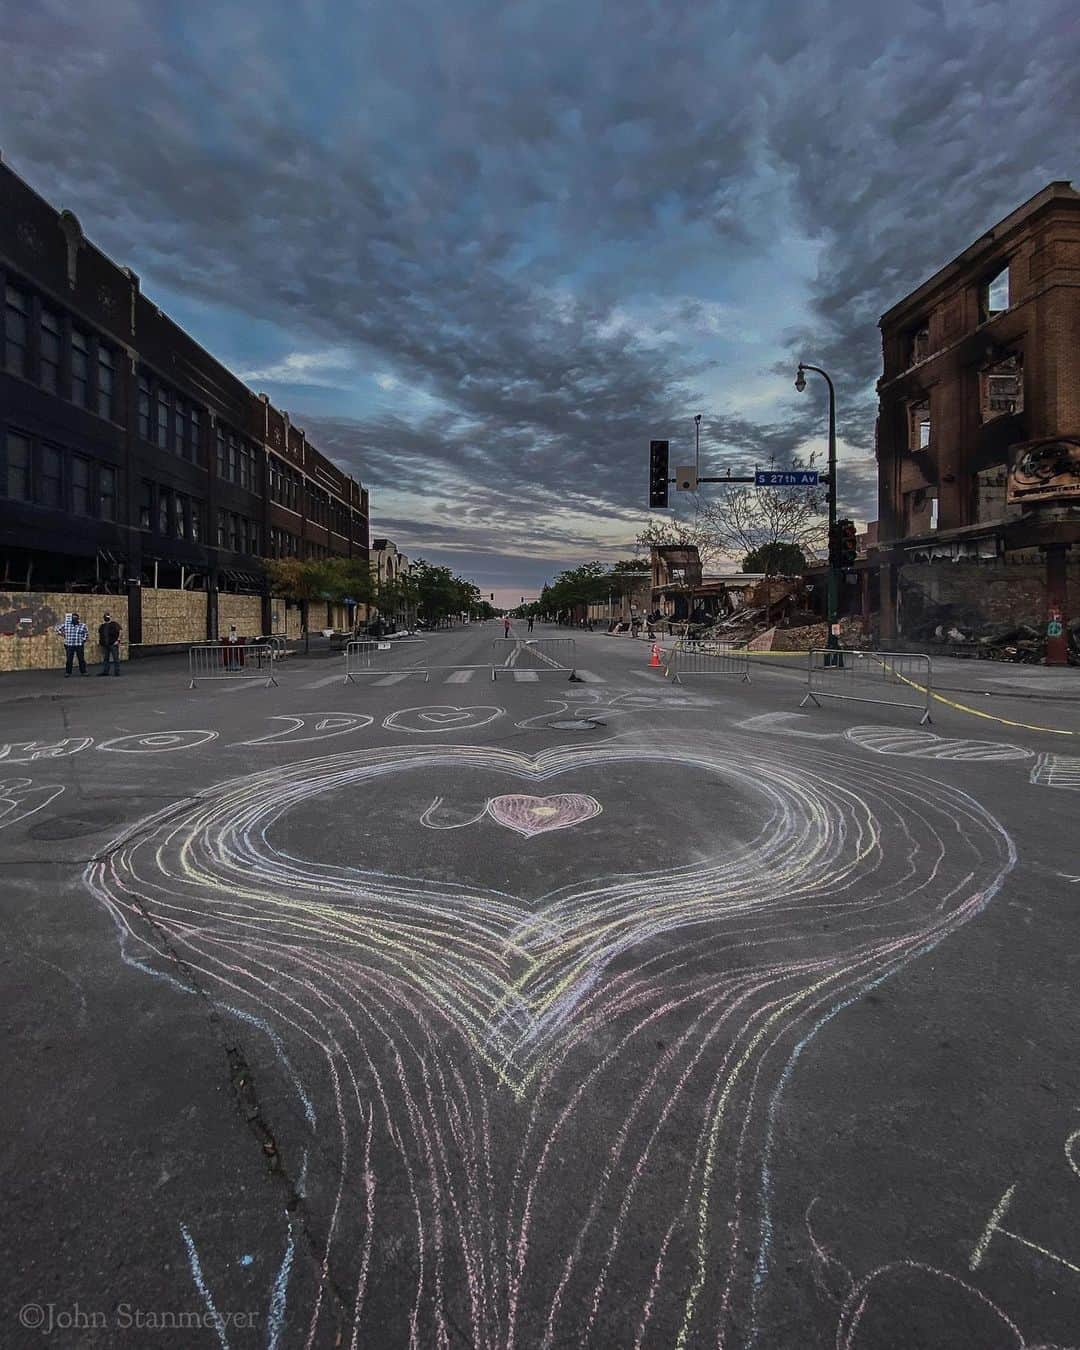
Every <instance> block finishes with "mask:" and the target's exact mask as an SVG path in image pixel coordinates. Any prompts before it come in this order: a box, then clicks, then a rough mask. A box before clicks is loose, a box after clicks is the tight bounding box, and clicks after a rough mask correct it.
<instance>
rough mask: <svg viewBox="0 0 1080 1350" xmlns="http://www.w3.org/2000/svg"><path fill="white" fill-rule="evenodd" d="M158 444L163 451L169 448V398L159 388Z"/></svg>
mask: <svg viewBox="0 0 1080 1350" xmlns="http://www.w3.org/2000/svg"><path fill="white" fill-rule="evenodd" d="M157 443H158V448H159V449H161V450H168V448H169V396H168V394H167V393H166V391H165V390H164V389H161V388H160V387H159V389H158V394H157Z"/></svg>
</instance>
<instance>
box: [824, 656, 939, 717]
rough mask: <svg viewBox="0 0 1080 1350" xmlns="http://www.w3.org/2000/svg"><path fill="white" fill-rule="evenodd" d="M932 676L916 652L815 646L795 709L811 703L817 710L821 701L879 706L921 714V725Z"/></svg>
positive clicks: (927, 660) (925, 658) (926, 662)
mask: <svg viewBox="0 0 1080 1350" xmlns="http://www.w3.org/2000/svg"><path fill="white" fill-rule="evenodd" d="M933 674H934V672H933V663H932V662H931V660H930V658H929V656H925V655H922V654H918V653H909V652H857V651H848V650H846V649H844V648H836V649H831V648H828V647H815V648H814V649H813V650H812V651H810V652H808V653H807V669H806V694H805V695H804V697H803V700H802V703H800V704H799V707H800V708H801V707H803V705H804V704H806V703H809V702H811V701H812V702H814V703H815V704H817V706H818V707H820V706H821V703H820V700H821V699H823V698H841V699H850V700H851V701H852V702H854V703H882V704H887V705H888V706H890V707H895V708H911V709H913V710H914V711H916V712H919V713H921V714H922V716H921V717H920V718H919V725H920V726H922V725H924V724H925V723H927V722H929V721H930V698H931V689H932V686H933Z"/></svg>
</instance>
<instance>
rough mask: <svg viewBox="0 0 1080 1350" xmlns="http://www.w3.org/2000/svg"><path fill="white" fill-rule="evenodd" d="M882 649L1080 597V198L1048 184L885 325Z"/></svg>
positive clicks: (1039, 614)
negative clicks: (893, 642) (891, 643)
mask: <svg viewBox="0 0 1080 1350" xmlns="http://www.w3.org/2000/svg"><path fill="white" fill-rule="evenodd" d="M880 327H881V334H882V349H883V357H884V373H883V375H882V378H881V380H880V381H879V382H878V393H879V399H880V410H879V421H878V505H879V516H880V520H879V538H878V549H877V555H876V559H875V561H876V562H877V564H878V566H879V575H880V587H881V614H880V623H881V637H882V639H883V640H884V641H888V640H890V639H893V640H912V639H914V640H919V641H925V640H927V639H929V638H932V637H934V636H939V637H940V636H942V634H943V633H944V635H946V636H947V635H948V634H949V633H950V632H951V633H952V634H953V637H954V640H976V639H977V635H978V634H979V633H980V632H982V633H985V632H988V631H990V630H992V629H993V628H994V626H995V625H996V626H998V627H1001V628H1007V627H1008V626H1009V625H1017V624H1027V625H1030V626H1031V627H1032V628H1034V629H1036V630H1037V632H1038V633H1039V634H1040V635H1044V636H1045V643H1046V659H1047V662H1048V664H1055V665H1063V664H1065V662H1066V660H1067V642H1068V638H1069V631H1068V615H1069V612H1070V611H1069V604H1068V601H1069V597H1070V594H1071V596H1072V604H1073V609H1074V610H1075V609H1076V608H1077V596H1078V595H1080V589H1078V587H1080V547H1078V544H1080V193H1078V192H1076V191H1075V190H1074V189H1073V188H1072V186H1071V185H1070V184H1069V183H1065V182H1055V183H1050V184H1049V185H1048V186H1047V187H1045V188H1044V189H1043V190H1042V191H1041V192H1039V193H1037V194H1036V195H1035V196H1034V197H1032V198H1031V200H1030V201H1028V202H1026V203H1025V204H1024V205H1023V206H1020V207H1018V208H1017V210H1015V211H1013V212H1012V213H1011V214H1010V215H1008V216H1006V217H1005V219H1004V220H1002V221H1001V222H1000V223H999V224H997V225H995V226H994V228H993V229H992V230H990V231H988V233H986V234H985V235H983V236H982V237H981V238H980V239H978V240H976V242H975V243H973V244H972V245H971V246H970V247H969V248H967V249H965V251H964V252H963V253H962V254H960V256H959V257H958V258H956V259H955V260H954V261H953V262H951V263H949V264H948V266H946V267H944V268H942V270H941V271H939V272H938V273H936V275H934V276H932V277H931V278H930V279H929V280H928V281H926V282H925V283H924V284H923V285H921V286H920V287H918V289H917V290H915V291H914V292H912V294H910V295H908V296H907V297H905V298H904V299H903V300H901V301H900V303H899V304H897V305H894V306H893V308H892V309H890V310H889V311H888V313H886V314H885V315H883V317H882V319H881V321H880Z"/></svg>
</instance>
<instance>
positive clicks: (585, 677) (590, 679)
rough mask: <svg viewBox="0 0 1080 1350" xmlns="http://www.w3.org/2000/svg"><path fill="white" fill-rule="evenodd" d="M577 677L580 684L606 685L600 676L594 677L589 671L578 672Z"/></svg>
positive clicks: (605, 681)
mask: <svg viewBox="0 0 1080 1350" xmlns="http://www.w3.org/2000/svg"><path fill="white" fill-rule="evenodd" d="M577 677H578V679H579V680H580V681H581V682H582V684H607V680H605V679H604V677H603V676H602V675H594V674H593V672H592V671H591V670H579V671H578V672H577Z"/></svg>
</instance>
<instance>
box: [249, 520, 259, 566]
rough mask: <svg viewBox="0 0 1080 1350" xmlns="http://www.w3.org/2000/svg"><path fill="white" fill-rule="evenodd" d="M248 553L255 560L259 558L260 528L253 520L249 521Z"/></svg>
mask: <svg viewBox="0 0 1080 1350" xmlns="http://www.w3.org/2000/svg"><path fill="white" fill-rule="evenodd" d="M247 551H248V553H250V554H251V556H252V557H253V558H257V557H258V556H259V527H258V525H257V524H256V523H255V521H253V520H249V521H248V539H247Z"/></svg>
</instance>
